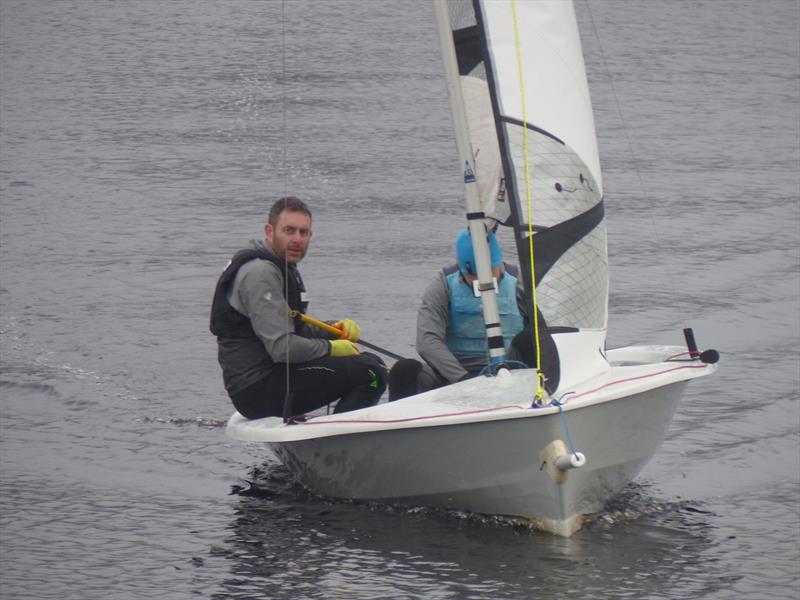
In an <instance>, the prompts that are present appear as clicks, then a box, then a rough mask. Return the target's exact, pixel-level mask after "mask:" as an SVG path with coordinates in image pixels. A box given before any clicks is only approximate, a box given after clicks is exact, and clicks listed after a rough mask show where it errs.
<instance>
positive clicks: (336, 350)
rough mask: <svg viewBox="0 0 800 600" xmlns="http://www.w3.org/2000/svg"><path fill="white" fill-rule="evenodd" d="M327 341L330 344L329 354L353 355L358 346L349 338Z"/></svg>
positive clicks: (356, 352) (356, 351)
mask: <svg viewBox="0 0 800 600" xmlns="http://www.w3.org/2000/svg"><path fill="white" fill-rule="evenodd" d="M351 322H352V321H351ZM328 343H329V344H330V345H331V356H353V355H355V354H358V348H356V347H355V346H354V345H353V342H351V341H350V340H328Z"/></svg>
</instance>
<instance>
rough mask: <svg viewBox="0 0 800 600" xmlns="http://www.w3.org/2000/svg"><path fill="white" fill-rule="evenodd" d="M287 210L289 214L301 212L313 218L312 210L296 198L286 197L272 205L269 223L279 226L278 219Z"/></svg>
mask: <svg viewBox="0 0 800 600" xmlns="http://www.w3.org/2000/svg"><path fill="white" fill-rule="evenodd" d="M285 210H288V211H289V212H301V213H305V214H307V215H308V218H309V219H310V218H312V217H311V209H309V208H308V205H307V204H306V203H305V202H303V201H302V200H300V198H297V197H296V196H285V197H283V198H280V199H279V200H277V201H276V202H275V204H273V205H272V208H270V209H269V218H268V221H267V222H268V223H269V224H270V225H272V226H273V227H276V226H277V225H278V219H279V218H280V216H281V213H282V212H283V211H285Z"/></svg>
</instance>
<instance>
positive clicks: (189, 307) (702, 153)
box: [0, 0, 800, 600]
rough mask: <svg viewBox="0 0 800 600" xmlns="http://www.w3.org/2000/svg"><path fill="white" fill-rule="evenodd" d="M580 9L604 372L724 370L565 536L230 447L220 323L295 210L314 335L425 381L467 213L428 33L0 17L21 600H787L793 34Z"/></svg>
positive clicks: (412, 24) (0, 360)
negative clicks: (693, 353) (306, 235)
mask: <svg viewBox="0 0 800 600" xmlns="http://www.w3.org/2000/svg"><path fill="white" fill-rule="evenodd" d="M577 11H578V17H579V25H580V28H581V32H582V36H583V44H584V53H585V55H586V63H587V71H588V73H589V78H590V88H591V93H592V97H593V102H594V106H595V116H596V123H597V133H598V138H599V145H600V155H601V161H602V165H603V169H604V173H603V180H604V193H605V202H606V211H607V224H608V230H609V255H610V262H611V298H610V323H609V346H611V347H614V346H620V345H624V344H629V343H666V344H681V343H683V342H682V340H683V338H682V332H681V330H682V328H683V327H685V326H691V327H693V328H694V331H695V336H696V338H697V340H698V342H699V344H700V345H701V346H702V347H704V348H716V349H717V350H719V352H720V353H721V355H722V359H721V363H720V370H719V371H718V373H717V374H716V375H715V376H714V377H710V378H706V379H703V380H700V381H697V382H693V383H692V384H691V385H690V386H689V389H688V392H687V394H686V396H685V398H684V401H683V403H682V404H681V405H680V407H679V409H678V413H677V415H676V417H675V420H674V422H673V424H672V426H671V428H670V430H669V434H668V437H667V439H666V441H665V443H664V445H663V447H662V449H661V451H660V452H659V453H658V454H657V455H656V456H655V457H654V459H653V460H652V462H651V463H650V464H649V465H648V466H647V467H646V469H645V470H644V471H643V472H642V474H641V475H640V477H639V478H638V479H637V480H636V481H635V482H634V483H633V484H632V485H631V486H629V488H627V489H626V490H625V491H624V492H623V493H622V494H621V495H620V496H619V497H618V498H616V499H615V500H613V501H612V502H611V503H610V504H609V506H608V507H607V508H606V509H605V510H604V512H603V513H601V514H600V515H598V516H597V517H596V518H595V519H594V520H593V521H592V522H591V523H589V525H588V526H587V527H586V529H584V530H582V531H580V532H579V533H577V534H576V535H575V536H574V537H572V538H570V539H561V538H556V537H553V536H550V535H546V534H542V533H537V532H532V531H528V530H524V529H519V528H515V527H511V526H509V525H507V524H504V523H501V522H497V521H496V520H493V519H489V518H485V519H480V518H470V517H469V516H466V515H462V514H458V513H444V512H441V511H432V510H425V509H402V508H397V507H389V506H381V505H372V504H364V503H349V502H336V501H331V500H328V499H324V498H318V497H316V496H314V495H313V494H310V493H308V492H307V491H305V490H303V489H302V488H300V487H299V486H298V485H296V484H295V483H293V482H292V480H291V478H290V477H289V474H288V472H287V471H285V470H284V469H283V468H282V467H281V466H280V465H279V464H278V463H277V461H276V460H275V458H274V457H273V456H271V455H270V454H269V453H268V451H266V450H265V449H263V448H261V447H259V446H257V445H249V444H243V443H239V442H235V441H233V440H230V439H228V438H226V436H225V433H224V423H225V421H226V419H227V418H228V416H229V415H230V414H231V412H232V407H231V406H230V404H229V402H228V400H227V398H226V397H225V394H224V390H223V388H222V382H221V377H220V372H219V367H218V365H217V362H216V349H215V343H214V339H213V338H212V337H211V335H210V334H209V333H208V329H207V324H208V309H209V305H210V299H211V293H212V290H213V286H214V283H215V280H216V277H217V275H218V273H219V272H220V271H221V269H222V268H223V267H224V265H225V263H226V262H227V260H228V258H229V257H230V255H231V254H232V253H233V252H234V251H235V250H237V249H238V248H239V247H240V245H241V244H242V243H244V242H246V241H247V240H248V239H250V238H253V237H260V235H261V231H262V226H263V221H264V217H265V212H266V208H267V206H268V204H269V201H270V200H271V199H274V198H276V197H278V196H280V195H283V194H285V193H292V194H296V195H299V196H301V197H303V198H305V199H307V200H308V201H309V203H310V204H311V206H312V208H313V210H314V215H315V222H314V239H313V242H312V246H311V249H310V251H309V254H308V256H307V257H306V259H305V261H304V262H303V263H302V265H301V266H302V271H303V274H304V277H305V279H306V283H307V285H308V286H309V288H310V292H311V296H312V304H311V310H310V312H311V314H314V315H315V316H319V317H320V318H326V319H327V318H342V317H350V318H355V319H357V320H358V321H359V323H360V324H361V326H362V328H363V331H364V337H365V339H367V340H369V341H371V342H372V343H374V344H378V345H380V346H383V347H386V348H389V349H391V350H393V351H394V352H396V353H400V354H409V355H410V354H412V353H413V352H414V348H413V344H414V322H415V311H416V307H417V304H418V301H419V298H420V295H421V293H422V290H423V289H424V287H425V286H426V285H427V283H428V281H429V279H430V278H431V277H432V276H433V274H434V272H435V270H436V269H437V268H439V267H440V266H442V265H443V264H446V263H447V262H449V261H450V259H451V246H452V240H453V238H454V235H455V233H456V232H457V231H458V229H459V228H461V227H462V226H463V212H464V207H463V191H462V189H461V183H460V181H459V179H460V178H459V173H458V165H457V163H456V160H455V142H454V138H453V134H452V129H451V120H450V116H449V112H448V104H447V92H446V88H445V84H444V82H443V79H442V66H441V61H440V58H439V54H438V43H437V41H436V35H435V31H434V25H433V10H432V8H431V5H430V3H429V2H426V1H420V2H416V1H414V2H412V1H404V2H389V1H381V2H375V1H369V0H343V1H339V0H327V1H323V0H313V1H307V2H300V1H293V0H286V1H285V2H278V1H264V2H257V1H255V0H229V1H226V2H214V1H211V0H201V1H188V0H185V1H184V0H171V1H170V2H161V1H155V0H138V1H137V2H110V1H101V0H61V1H60V2H47V1H45V0H0V170H1V171H2V173H1V174H0V236H1V237H0V597H2V598H3V599H9V600H11V599H46V598H59V599H80V600H91V599H96V598H98V599H99V598H109V597H110V598H121V599H142V598H171V599H172V598H174V599H182V598H213V599H228V598H341V599H355V598H393V599H394V598H397V599H400V598H493V599H494V598H508V599H512V598H514V599H516V598H555V597H559V598H714V599H725V598H734V597H735V598H753V599H756V598H758V599H761V598H798V597H800V550H798V548H799V547H800V443H799V440H798V435H799V434H800V405H799V403H798V398H799V397H800V389H799V388H800V354H799V351H798V348H800V305H799V304H798V297H799V296H800V214H799V213H800V33H799V32H800V6H799V5H798V3H797V2H796V1H795V0H763V1H758V2H756V1H743V0H716V1H700V0H698V1H694V2H671V1H664V2H627V1H616V0H604V1H602V2H597V1H591V2H588V3H587V2H584V1H582V0H581V1H579V2H578V3H577Z"/></svg>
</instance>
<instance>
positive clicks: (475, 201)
mask: <svg viewBox="0 0 800 600" xmlns="http://www.w3.org/2000/svg"><path fill="white" fill-rule="evenodd" d="M433 6H434V11H435V13H436V23H437V29H438V32H439V44H440V47H441V50H442V62H443V63H444V70H445V78H446V81H447V90H448V96H449V98H450V112H451V114H452V115H453V125H454V127H455V132H456V148H457V150H458V157H459V165H460V166H461V168H462V169H463V173H464V190H465V194H466V205H467V225H468V228H469V233H470V238H471V239H472V249H473V251H474V253H475V262H476V268H477V271H478V291H479V292H480V297H481V305H482V306H483V319H484V323H485V324H486V338H487V342H488V344H489V360H490V363H491V364H495V363H498V362H500V361H502V360H503V358H504V357H505V348H504V345H503V332H502V330H501V327H500V312H499V310H498V308H497V295H496V292H495V288H494V281H493V277H492V268H491V262H490V259H489V244H488V242H487V241H486V235H487V231H486V225H485V224H484V218H485V217H486V215H485V214H484V212H483V211H482V210H481V202H480V198H479V195H478V185H477V180H476V178H475V164H474V156H473V153H472V144H471V142H470V139H469V126H468V123H467V116H466V110H465V108H464V98H463V96H462V93H461V85H460V83H459V73H458V60H457V58H456V51H455V46H454V44H453V35H452V33H451V30H450V17H449V16H448V12H447V2H446V1H445V0H434V2H433Z"/></svg>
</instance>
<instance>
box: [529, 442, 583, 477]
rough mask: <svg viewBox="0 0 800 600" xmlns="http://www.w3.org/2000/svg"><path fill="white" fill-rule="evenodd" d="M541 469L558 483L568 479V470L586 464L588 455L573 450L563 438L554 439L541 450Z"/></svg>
mask: <svg viewBox="0 0 800 600" xmlns="http://www.w3.org/2000/svg"><path fill="white" fill-rule="evenodd" d="M539 460H540V461H541V462H542V467H541V469H542V470H544V471H546V472H547V474H548V475H550V477H551V478H552V479H553V481H555V482H556V483H564V482H565V481H566V480H567V471H569V470H570V469H577V468H579V467H582V466H583V465H585V464H586V457H585V456H584V455H583V454H582V453H580V452H572V451H570V449H569V448H567V444H566V443H564V441H563V440H553V441H552V442H550V443H549V444H547V446H545V447H544V448H543V449H542V450H541V451H540V452H539Z"/></svg>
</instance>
